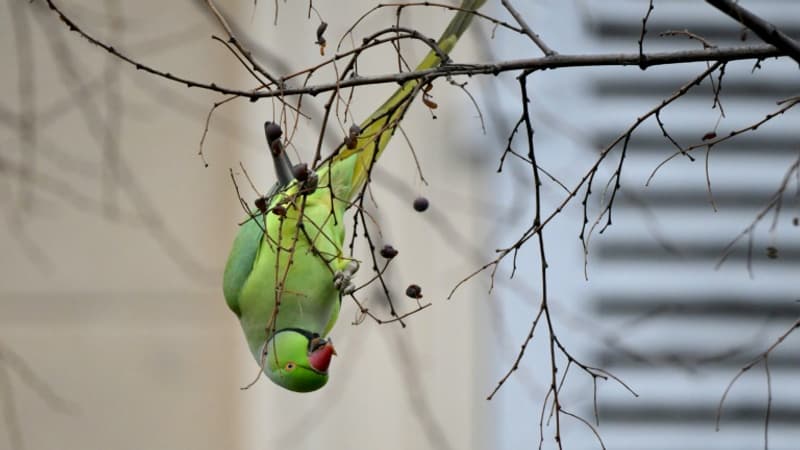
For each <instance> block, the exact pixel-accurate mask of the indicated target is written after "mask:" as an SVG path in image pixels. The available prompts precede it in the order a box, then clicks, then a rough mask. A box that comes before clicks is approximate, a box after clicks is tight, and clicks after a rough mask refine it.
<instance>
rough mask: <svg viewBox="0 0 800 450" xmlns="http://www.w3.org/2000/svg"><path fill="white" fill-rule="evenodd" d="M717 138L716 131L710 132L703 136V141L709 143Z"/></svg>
mask: <svg viewBox="0 0 800 450" xmlns="http://www.w3.org/2000/svg"><path fill="white" fill-rule="evenodd" d="M715 137H717V133H716V132H714V131H709V132H708V133H706V134H704V135H703V140H704V141H707V140H709V139H714V138H715Z"/></svg>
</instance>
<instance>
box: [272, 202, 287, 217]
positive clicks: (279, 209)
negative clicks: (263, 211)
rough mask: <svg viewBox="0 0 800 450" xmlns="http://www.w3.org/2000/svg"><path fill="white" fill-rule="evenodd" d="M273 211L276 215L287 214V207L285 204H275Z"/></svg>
mask: <svg viewBox="0 0 800 450" xmlns="http://www.w3.org/2000/svg"><path fill="white" fill-rule="evenodd" d="M272 213H273V214H275V215H276V216H280V217H283V216H285V215H286V207H285V206H283V205H275V207H273V208H272Z"/></svg>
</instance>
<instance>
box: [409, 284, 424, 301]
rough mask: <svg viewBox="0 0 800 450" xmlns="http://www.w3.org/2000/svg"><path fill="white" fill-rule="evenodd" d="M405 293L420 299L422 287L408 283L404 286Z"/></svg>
mask: <svg viewBox="0 0 800 450" xmlns="http://www.w3.org/2000/svg"><path fill="white" fill-rule="evenodd" d="M406 295H407V296H408V297H411V298H413V299H417V300H419V299H421V298H422V288H421V287H419V286H418V285H416V284H409V285H408V287H407V288H406Z"/></svg>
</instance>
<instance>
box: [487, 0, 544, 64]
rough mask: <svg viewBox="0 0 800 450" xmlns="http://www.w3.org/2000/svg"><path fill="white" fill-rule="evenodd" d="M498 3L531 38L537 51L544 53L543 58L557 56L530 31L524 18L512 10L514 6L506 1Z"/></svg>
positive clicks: (514, 9) (502, 0)
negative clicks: (537, 48)
mask: <svg viewBox="0 0 800 450" xmlns="http://www.w3.org/2000/svg"><path fill="white" fill-rule="evenodd" d="M500 2H501V3H502V4H503V7H505V8H506V9H507V10H508V12H509V13H510V14H511V15H512V16H513V17H514V20H516V21H517V23H518V24H519V26H520V28H522V31H524V32H525V34H527V35H528V37H529V38H531V40H532V41H533V43H534V44H536V46H537V47H539V49H540V50H541V51H542V52H544V55H545V56H553V55H557V54H558V53H557V52H556V51H554V50H553V49H551V48H550V47H548V46H547V44H545V43H544V41H543V40H542V38H540V37H539V35H538V34H536V33H534V32H533V30H531V27H530V26H528V23H527V22H526V21H525V18H523V17H522V15H521V14H520V13H519V11H517V10H516V8H514V5H512V4H511V2H509V1H508V0H501V1H500Z"/></svg>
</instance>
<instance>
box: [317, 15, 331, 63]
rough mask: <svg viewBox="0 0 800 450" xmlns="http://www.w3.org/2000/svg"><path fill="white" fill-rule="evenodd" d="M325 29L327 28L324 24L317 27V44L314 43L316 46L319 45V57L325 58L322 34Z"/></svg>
mask: <svg viewBox="0 0 800 450" xmlns="http://www.w3.org/2000/svg"><path fill="white" fill-rule="evenodd" d="M327 28H328V24H327V23H326V22H322V23H321V24H319V26H318V27H317V42H316V44H317V45H319V55H320V56H325V44H327V41H325V36H324V34H325V30H326V29H327Z"/></svg>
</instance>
